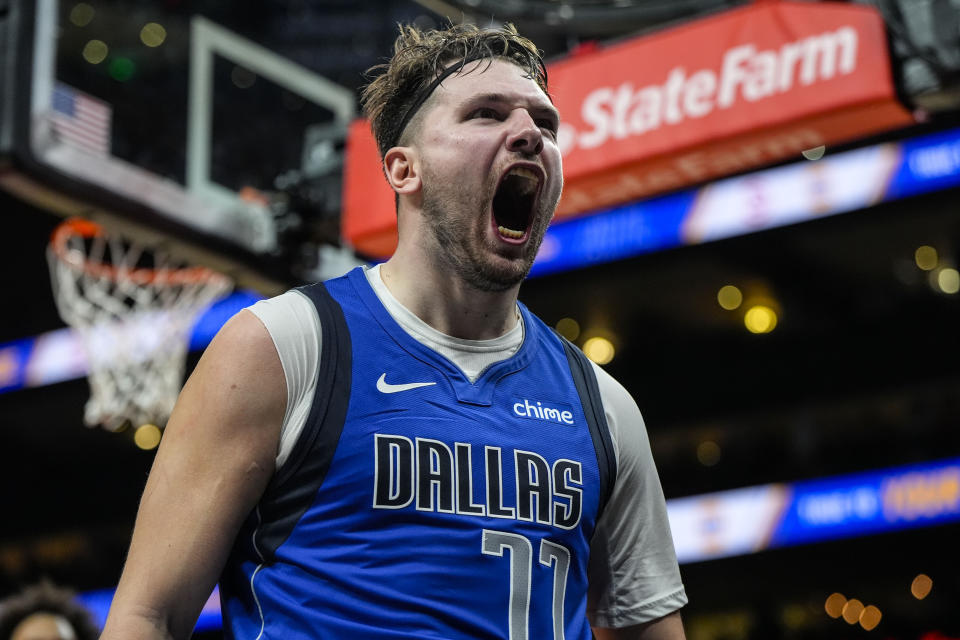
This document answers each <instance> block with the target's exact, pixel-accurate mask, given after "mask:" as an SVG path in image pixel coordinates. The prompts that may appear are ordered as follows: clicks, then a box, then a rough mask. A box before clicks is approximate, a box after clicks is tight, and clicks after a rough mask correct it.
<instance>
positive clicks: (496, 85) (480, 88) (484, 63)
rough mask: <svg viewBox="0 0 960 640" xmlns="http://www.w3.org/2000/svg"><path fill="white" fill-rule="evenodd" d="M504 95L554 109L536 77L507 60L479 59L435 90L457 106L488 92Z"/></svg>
mask: <svg viewBox="0 0 960 640" xmlns="http://www.w3.org/2000/svg"><path fill="white" fill-rule="evenodd" d="M494 94H495V95H498V96H502V97H504V98H505V99H507V100H509V101H510V102H513V103H516V104H517V105H520V106H530V107H538V108H541V109H547V110H550V111H553V110H554V109H553V105H552V103H551V102H550V99H549V98H548V97H547V95H546V94H545V93H544V92H543V90H542V89H541V88H540V86H539V85H537V83H536V81H534V80H533V78H531V77H529V76H528V75H527V72H526V71H524V70H523V69H521V68H520V67H519V66H518V65H516V64H514V63H512V62H509V61H507V60H498V59H494V60H492V61H491V60H478V61H476V62H471V63H469V64H467V65H466V66H465V67H464V69H463V71H462V72H460V73H455V74H453V75H452V76H450V77H449V78H446V79H445V80H444V81H443V82H442V83H441V84H440V86H439V87H437V89H436V91H435V92H434V97H435V99H436V104H437V105H441V104H445V105H449V106H454V107H455V106H457V105H460V104H463V103H468V102H470V101H471V100H472V99H475V98H478V97H481V96H485V95H494Z"/></svg>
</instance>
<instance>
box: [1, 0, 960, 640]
mask: <svg viewBox="0 0 960 640" xmlns="http://www.w3.org/2000/svg"><path fill="white" fill-rule="evenodd" d="M464 20H465V21H471V22H474V23H476V24H479V25H491V24H493V25H497V24H502V23H505V22H512V23H514V24H516V25H517V27H518V29H519V30H520V32H521V33H523V34H525V35H527V36H528V37H530V38H531V39H533V40H534V41H535V42H536V43H537V44H538V46H540V47H541V48H542V49H543V51H544V53H545V57H546V59H547V61H548V70H549V72H550V80H551V89H552V92H553V98H554V101H555V104H556V105H557V106H558V108H559V109H560V111H561V114H562V118H563V121H564V123H565V124H564V125H563V128H562V129H561V132H560V134H561V135H560V144H561V148H562V149H563V153H564V165H565V175H566V186H565V192H564V197H563V200H562V201H561V205H560V210H559V211H558V214H557V216H556V218H555V221H554V225H553V227H552V228H551V230H550V231H549V232H548V235H547V237H546V239H545V241H544V244H543V246H542V248H541V252H540V255H539V257H538V260H537V262H536V263H535V265H534V268H533V271H532V273H531V276H530V279H529V280H528V282H526V283H525V284H524V286H523V288H522V290H521V300H522V301H523V302H524V303H525V304H526V305H528V306H529V307H530V308H531V310H533V311H534V312H535V313H537V314H538V315H539V316H540V317H542V318H543V319H544V320H545V321H546V322H548V323H549V324H552V325H554V326H556V328H557V330H558V331H560V332H561V333H563V334H564V335H566V336H567V337H569V338H570V339H571V340H573V341H574V342H576V343H577V344H578V345H579V346H581V348H583V350H584V351H585V353H586V354H587V355H588V357H590V358H591V359H593V360H594V361H595V362H597V363H599V364H601V365H602V366H604V367H605V368H607V369H608V370H609V371H610V373H611V374H613V375H614V376H615V377H616V378H617V379H618V380H619V381H620V382H621V383H622V384H623V385H624V386H625V387H626V388H627V389H628V390H629V391H630V393H631V394H632V395H633V397H634V398H635V399H636V400H637V403H638V404H639V406H640V409H641V411H642V412H643V415H644V418H645V421H646V426H647V430H648V432H649V434H650V438H651V443H652V448H653V453H654V458H655V460H656V463H657V467H658V470H659V473H660V477H661V480H662V483H663V488H664V492H665V494H666V497H667V502H668V509H669V513H670V520H671V526H672V529H673V535H674V540H675V544H676V547H677V551H678V556H679V559H680V562H681V572H682V574H683V578H684V582H685V585H686V588H687V593H688V595H689V598H690V604H689V605H688V606H687V607H686V608H685V609H684V611H683V617H684V625H685V628H686V633H687V637H688V638H690V640H779V639H791V640H792V639H798V640H799V639H804V640H812V639H817V640H841V639H842V640H847V639H850V638H859V637H867V638H869V637H875V638H879V639H884V640H948V639H956V638H960V548H958V547H960V369H958V359H960V358H958V356H960V349H958V346H960V338H958V327H960V293H958V292H960V273H958V271H957V269H958V261H960V205H958V203H960V3H957V2H956V1H955V0H923V1H921V0H860V1H857V2H853V1H851V2H839V1H838V2H828V1H821V2H818V1H805V2H790V1H787V0H782V1H776V0H768V1H757V2H746V1H743V0H562V1H558V0H509V1H508V0H419V1H416V2H415V1H413V0H410V1H401V0H394V1H388V0H379V1H377V2H346V1H336V0H330V1H321V0H271V1H258V2H243V3H225V2H213V1H212V0H136V1H124V2H121V1H119V0H88V1H87V2H73V1H72V0H0V219H2V225H3V226H2V229H3V232H2V233H0V243H2V249H0V256H2V258H0V259H2V260H3V268H2V270H0V281H2V289H0V290H2V300H3V302H2V308H3V313H2V320H0V486H2V507H3V518H2V519H0V598H3V597H7V596H9V595H12V594H14V593H16V592H17V591H19V590H20V589H21V588H23V587H24V586H27V585H30V584H34V583H36V582H38V581H41V580H49V581H51V582H53V583H55V584H57V585H61V586H64V587H68V588H70V589H72V590H74V591H76V593H77V597H78V599H79V601H80V602H81V603H83V604H84V605H85V606H87V607H88V608H90V610H91V611H92V612H93V613H94V614H95V616H96V617H97V619H98V620H99V621H100V623H101V624H102V620H103V617H104V616H105V615H106V610H107V608H108V606H109V602H110V598H111V595H112V592H113V589H114V588H115V586H116V582H117V579H118V578H119V575H120V571H121V568H122V565H123V560H124V554H125V552H126V547H127V545H128V543H129V538H130V533H131V531H132V527H133V521H134V516H135V513H136V508H137V503H138V500H139V496H140V493H141V492H142V490H143V485H144V482H145V478H146V475H147V472H148V470H149V468H150V464H151V461H152V459H153V455H154V451H155V447H156V446H157V443H158V442H159V440H160V438H161V436H162V426H163V425H162V423H161V424H159V425H155V424H153V422H162V412H161V413H159V414H158V415H160V416H161V417H160V418H157V419H156V420H151V419H149V416H150V415H151V414H150V413H149V411H147V410H144V411H146V413H144V411H141V409H139V408H136V407H135V406H134V405H132V404H130V402H129V401H130V400H131V397H133V399H134V400H137V399H138V398H143V397H146V396H148V395H151V393H149V392H152V391H157V393H156V395H158V396H159V400H158V402H160V403H161V404H162V403H163V402H164V401H165V400H169V398H170V394H171V393H173V394H174V395H175V393H176V389H177V388H179V384H180V383H181V382H182V380H183V378H182V377H181V375H180V372H179V368H178V367H180V366H181V364H180V362H179V361H178V356H177V351H178V350H179V351H184V355H183V359H184V364H183V365H182V366H183V367H184V373H189V370H190V368H191V367H192V366H193V365H195V363H196V361H197V359H198V358H199V356H200V354H201V353H202V350H203V348H204V346H205V345H206V344H207V343H208V342H209V340H210V338H211V337H212V335H213V334H214V333H215V332H216V331H217V329H218V328H219V327H220V326H221V325H222V324H223V322H224V321H225V320H226V319H227V318H229V317H230V316H231V315H232V314H233V313H236V312H237V311H238V310H239V309H241V308H243V307H245V306H248V305H249V304H252V303H253V302H254V301H255V300H257V299H259V298H262V297H264V296H270V295H275V294H277V293H279V292H281V291H283V290H285V289H287V288H289V287H291V286H297V285H299V284H302V283H306V282H312V281H316V280H319V279H324V278H327V277H333V276H337V275H340V274H342V273H344V272H345V271H346V270H348V269H349V268H351V267H353V266H355V265H359V264H364V263H373V262H377V261H380V260H382V259H384V258H385V257H387V256H388V255H389V253H390V251H392V249H393V246H394V245H393V242H395V218H394V212H393V203H392V195H391V194H390V193H389V191H388V190H387V188H386V185H385V184H384V183H383V182H382V179H380V174H379V167H378V163H377V158H376V155H375V154H374V153H373V151H372V142H371V140H370V136H369V133H367V131H366V129H365V124H364V123H362V122H358V120H357V119H358V118H359V106H358V95H359V88H360V87H361V86H362V85H363V83H364V82H365V79H364V76H363V72H364V71H365V70H366V69H367V68H369V67H371V66H373V65H375V64H377V63H379V62H382V61H383V59H384V58H385V57H387V56H388V55H389V54H390V51H391V46H392V42H393V38H394V35H395V32H396V24H397V23H398V22H412V23H414V24H416V25H418V26H420V27H427V28H428V27H433V26H439V25H442V24H446V23H447V22H450V21H453V22H460V21H464ZM75 217H79V218H81V219H83V220H88V221H92V222H94V223H96V225H98V226H97V227H90V228H87V227H83V225H75V226H74V227H73V230H72V231H70V230H67V231H61V234H65V235H66V236H70V237H69V238H67V239H66V240H64V237H65V235H61V236H60V238H61V240H63V241H62V242H60V243H59V244H58V243H57V242H53V244H51V236H52V234H53V232H54V230H55V229H56V228H58V225H60V224H61V223H62V222H63V221H64V220H65V219H67V218H75ZM84 229H86V231H84ZM91 229H96V231H92V230H91ZM97 234H99V235H100V236H101V237H108V238H110V241H109V243H108V244H106V245H104V244H103V243H102V242H101V243H100V245H99V248H98V244H97V240H96V238H95V236H96V235H97ZM51 247H52V248H51ZM122 260H127V261H128V265H129V266H131V267H132V268H136V269H142V270H143V271H142V272H143V273H153V274H156V273H159V272H160V270H162V269H163V268H164V265H169V264H172V265H175V266H177V267H178V268H181V269H187V268H188V267H191V266H201V267H206V268H209V269H211V270H212V271H205V272H190V273H192V274H193V275H192V276H191V277H190V278H189V282H186V283H179V284H174V283H171V282H160V281H157V279H156V278H150V279H147V280H141V281H140V282H135V283H133V285H132V288H127V289H124V288H123V286H121V284H120V283H117V282H115V281H114V280H115V279H116V278H118V277H120V276H118V275H117V273H118V272H117V270H113V271H111V270H110V269H108V268H103V265H104V264H113V265H114V266H117V265H118V264H119V263H120V262H121V261H122ZM78 265H79V266H78ZM91 265H93V266H91ZM98 282H99V283H100V284H98ZM104 282H107V283H108V284H104ZM225 283H226V284H225ZM128 284H129V283H128ZM228 285H229V286H231V287H232V288H230V289H227V288H226V287H227V286H228ZM98 287H100V288H99V289H98ZM145 289H146V290H149V291H148V292H147V293H144V291H143V290H145ZM141 294H142V295H141ZM168 294H171V295H168ZM97 296H100V298H98V299H99V300H100V302H99V303H96V302H94V303H93V304H92V306H91V304H87V303H88V302H89V301H90V300H94V299H95V298H97ZM191 296H193V298H191V299H192V300H193V302H191V300H190V299H188V298H190V297H191ZM104 298H107V299H109V300H110V302H111V304H107V303H106V302H103V299H104ZM170 317H177V318H179V319H180V321H179V322H177V321H170V320H169V318H170ZM64 318H67V320H69V322H67V321H65V320H64ZM158 334H159V335H161V336H165V337H163V338H156V335H158ZM150 336H153V338H151V337H150ZM158 341H159V342H160V343H162V344H165V345H166V346H164V347H160V348H159V349H158V348H157V344H156V343H157V342H158ZM171 345H172V346H171ZM171 354H172V355H171ZM171 372H173V373H172V374H171ZM174 374H175V375H174ZM165 375H166V376H168V377H169V375H173V376H174V382H173V383H172V384H173V390H172V391H171V390H170V388H169V385H170V384H171V383H169V381H168V382H167V387H164V386H163V382H162V379H163V378H164V376H165ZM88 377H90V378H91V379H93V380H95V381H96V383H95V384H96V385H98V390H97V393H98V394H99V398H100V401H102V402H103V403H106V404H105V405H102V406H101V408H103V406H107V407H108V408H107V409H103V411H102V414H104V415H105V414H106V413H109V414H110V419H109V420H107V422H108V424H107V427H108V428H103V427H102V426H97V424H96V423H97V422H100V420H97V419H96V418H97V417H98V415H99V414H98V415H92V414H89V410H90V407H89V406H88V404H87V403H88V400H89V399H90V398H91V384H90V382H88ZM128 383H129V384H128ZM158 390H159V391H158ZM164 390H165V391H166V394H165V395H164V393H163V391H164ZM110 402H114V403H119V404H118V405H116V406H120V407H122V408H121V409H110V408H109V407H110V406H114V405H109V403H110ZM85 412H87V413H85ZM88 414H89V415H88ZM91 415H92V418H91ZM85 416H87V418H88V420H87V421H91V420H92V421H93V422H94V426H86V425H85ZM99 417H103V415H100V416H99ZM188 490H189V488H188V487H185V488H184V491H188ZM219 615H220V614H219V606H218V601H217V599H216V597H213V598H211V600H210V601H209V603H208V606H207V608H205V610H204V613H203V615H202V616H201V618H200V621H199V623H198V627H197V631H196V633H195V636H194V637H197V638H211V639H212V638H218V637H220V617H219Z"/></svg>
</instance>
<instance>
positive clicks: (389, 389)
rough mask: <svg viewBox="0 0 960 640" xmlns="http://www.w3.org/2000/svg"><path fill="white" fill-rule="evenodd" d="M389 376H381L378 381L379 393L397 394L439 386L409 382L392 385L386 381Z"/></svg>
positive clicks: (430, 383)
mask: <svg viewBox="0 0 960 640" xmlns="http://www.w3.org/2000/svg"><path fill="white" fill-rule="evenodd" d="M386 377H387V374H385V373H383V374H381V375H380V379H379V380H377V391H379V392H380V393H397V392H399V391H409V390H410V389H419V388H420V387H429V386H432V385H435V384H437V383H436V382H408V383H406V384H390V383H389V382H387V380H386Z"/></svg>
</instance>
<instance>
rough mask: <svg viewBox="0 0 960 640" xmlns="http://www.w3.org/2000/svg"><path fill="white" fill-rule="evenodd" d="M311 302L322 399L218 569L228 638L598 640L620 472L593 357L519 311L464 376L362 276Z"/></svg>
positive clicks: (310, 291)
mask: <svg viewBox="0 0 960 640" xmlns="http://www.w3.org/2000/svg"><path fill="white" fill-rule="evenodd" d="M302 292H303V293H304V294H306V295H308V296H309V297H310V299H311V300H312V301H313V302H314V304H315V305H316V309H317V313H318V315H319V317H320V326H321V328H322V337H321V342H322V345H323V358H322V359H321V362H320V365H319V373H318V382H317V387H316V388H317V391H316V393H315V396H314V400H313V405H312V407H311V412H310V417H309V418H308V419H307V422H306V426H305V428H304V429H303V431H302V432H301V433H300V435H299V437H298V439H297V444H296V447H295V448H294V449H293V451H292V453H291V454H290V456H289V457H288V459H287V460H286V462H285V463H284V465H283V466H282V467H281V468H280V469H279V470H278V472H277V474H276V476H275V478H274V480H273V481H272V483H271V485H270V486H269V487H268V489H267V491H266V492H265V493H264V495H263V497H262V499H261V501H260V503H259V504H258V506H257V508H256V509H255V510H254V512H253V513H252V514H251V515H250V517H249V518H248V521H247V523H246V524H245V525H244V527H243V529H242V530H241V532H240V534H239V535H238V538H237V543H236V545H235V547H234V549H233V551H232V553H231V556H230V559H229V561H228V563H227V567H226V569H225V571H224V573H223V576H222V579H221V597H222V600H223V611H224V622H225V628H226V629H227V632H228V635H229V636H232V637H235V638H251V639H255V638H259V639H263V640H266V639H268V638H276V639H279V638H284V639H298V638H331V639H340V638H344V639H345V638H351V639H352V638H369V639H381V638H382V639H400V638H405V639H412V638H438V639H439V638H444V639H451V640H452V639H461V638H462V639H467V638H469V639H471V640H473V639H481V638H490V639H494V638H496V639H501V638H510V639H511V640H521V639H527V638H536V639H538V640H541V639H550V638H553V639H555V640H559V639H561V638H564V639H567V640H585V639H589V638H590V637H591V631H590V626H589V623H588V620H587V616H586V607H587V597H586V594H587V586H588V585H587V568H588V560H589V551H590V540H591V536H592V534H593V531H594V527H595V525H596V523H597V520H598V517H599V515H600V512H601V510H602V509H603V505H604V503H605V500H606V497H607V495H608V492H609V491H610V488H611V486H612V484H613V482H614V481H615V476H616V462H615V456H614V453H613V447H612V444H611V441H610V436H609V433H608V431H607V427H606V422H605V419H604V415H603V408H602V406H601V405H600V403H599V393H598V391H597V385H596V379H595V377H594V374H593V371H592V369H591V367H590V365H589V363H588V362H587V361H586V360H585V359H584V357H583V355H582V354H581V353H580V352H579V351H577V350H576V349H575V348H574V347H572V345H570V344H569V343H566V342H565V341H564V340H563V339H562V338H559V337H558V336H557V335H556V334H554V333H553V332H552V331H551V330H550V329H548V328H547V327H546V326H545V325H544V324H543V323H542V322H540V321H539V320H538V319H537V318H535V317H534V316H533V315H532V314H530V313H529V312H528V311H527V310H526V309H525V308H524V307H523V306H522V305H521V306H520V312H521V313H522V315H523V323H524V330H525V335H524V340H523V344H522V346H521V347H520V348H519V350H518V351H517V352H516V353H515V354H514V355H513V356H511V357H510V358H508V359H506V360H503V361H501V362H498V363H496V364H494V365H492V366H490V367H489V368H488V369H486V370H485V371H484V372H483V373H482V374H481V375H480V376H479V378H477V379H476V380H475V381H473V382H471V381H470V380H469V379H468V378H467V377H466V376H465V375H464V374H463V373H462V372H461V371H460V370H459V369H458V368H457V367H456V366H454V365H453V364H452V363H451V362H450V361H449V360H447V359H446V358H445V357H443V356H442V355H440V354H438V353H437V352H436V351H434V350H432V349H430V348H428V347H426V346H425V345H423V344H421V343H420V342H418V341H417V340H415V339H414V338H413V337H411V336H410V335H409V334H408V333H407V332H406V331H404V330H403V328H402V327H400V326H399V325H398V324H397V323H396V321H395V320H394V319H393V318H392V317H391V316H390V315H389V314H388V313H387V311H386V310H385V309H384V307H383V305H382V304H381V303H380V301H379V299H378V298H377V296H376V294H375V293H374V291H373V290H372V288H371V287H370V284H369V283H368V282H367V279H366V277H365V276H364V274H363V272H362V271H361V270H359V269H358V270H355V271H353V272H351V273H350V274H348V275H347V276H344V277H342V278H338V279H335V280H331V281H329V282H327V283H325V284H318V285H311V286H310V287H307V288H304V289H303V290H302Z"/></svg>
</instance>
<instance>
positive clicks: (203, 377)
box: [101, 311, 286, 640]
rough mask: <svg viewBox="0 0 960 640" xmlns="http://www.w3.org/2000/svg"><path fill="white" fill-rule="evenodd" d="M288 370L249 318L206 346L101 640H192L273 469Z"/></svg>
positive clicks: (179, 408)
mask: <svg viewBox="0 0 960 640" xmlns="http://www.w3.org/2000/svg"><path fill="white" fill-rule="evenodd" d="M285 408H286V382H285V380H284V374H283V368H282V366H281V364H280V358H279V356H278V355H277V352H276V349H275V347H274V345H273V342H272V340H271V339H270V335H269V334H268V333H267V330H266V328H264V326H263V325H262V324H261V323H260V321H259V320H258V319H257V318H256V317H255V316H254V315H253V314H252V313H250V312H249V311H242V312H240V313H239V314H237V315H236V316H235V317H234V318H233V319H231V320H230V321H229V322H228V323H227V324H226V325H225V326H224V328H223V329H222V330H221V331H220V333H219V334H217V337H216V338H214V340H213V342H211V344H210V346H209V347H208V348H207V350H206V352H205V353H204V355H203V357H202V358H201V359H200V362H199V363H198V364H197V367H196V370H195V371H194V372H193V375H191V376H190V379H189V380H188V381H187V383H186V385H184V388H183V391H182V392H181V394H180V398H179V399H178V400H177V405H176V407H175V408H174V410H173V414H172V415H171V416H170V420H169V421H168V423H167V427H166V429H165V432H164V437H163V441H162V444H161V445H160V449H159V450H158V452H157V456H156V459H155V460H154V463H153V468H152V469H151V471H150V476H149V478H148V479H147V486H146V489H145V490H144V493H143V497H142V499H141V501H140V510H139V512H138V513H137V520H136V525H135V527H134V532H133V540H132V542H131V543H130V551H129V553H128V555H127V561H126V565H125V566H124V570H123V575H122V577H121V578H120V584H119V586H118V588H117V593H116V596H115V598H114V601H113V605H112V606H111V608H110V614H109V617H108V618H107V623H106V627H105V628H104V632H103V635H102V636H101V638H102V640H140V639H154V638H157V639H159V638H164V639H166V638H187V637H189V635H190V633H191V631H192V630H193V625H194V624H195V622H196V619H197V616H198V615H199V613H200V609H201V608H202V607H203V604H204V602H205V601H206V599H207V597H208V596H209V595H210V592H211V591H212V590H213V586H214V585H215V584H216V581H217V578H218V577H219V575H220V571H221V570H222V568H223V565H224V563H225V562H226V558H227V555H228V553H229V551H230V548H231V546H232V545H233V540H234V537H235V536H236V532H237V530H238V529H239V527H240V526H241V524H242V523H243V520H244V518H245V517H246V516H247V514H248V513H249V512H250V510H251V509H252V508H253V506H254V505H255V504H256V502H257V500H258V499H259V498H260V495H261V494H262V493H263V491H264V489H265V487H266V485H267V482H268V481H269V479H270V477H271V475H272V473H273V471H274V460H275V456H276V454H277V443H278V441H279V438H280V427H281V424H282V421H283V414H284V410H285Z"/></svg>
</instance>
